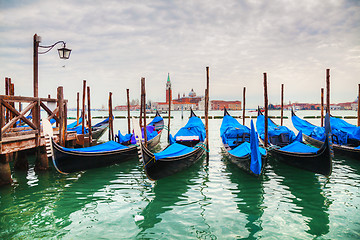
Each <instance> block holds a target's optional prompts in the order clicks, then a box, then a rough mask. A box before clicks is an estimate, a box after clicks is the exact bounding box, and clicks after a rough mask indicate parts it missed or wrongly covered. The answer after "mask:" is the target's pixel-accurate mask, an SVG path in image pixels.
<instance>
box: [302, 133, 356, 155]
mask: <svg viewBox="0 0 360 240" xmlns="http://www.w3.org/2000/svg"><path fill="white" fill-rule="evenodd" d="M303 137H304V140H305V142H307V143H309V144H311V145H313V146H315V147H319V146H321V145H322V144H323V142H322V141H319V140H316V139H314V138H312V137H310V136H308V135H305V134H303ZM333 148H334V153H335V154H339V155H342V156H347V157H350V158H353V159H355V160H360V149H355V148H353V147H347V146H342V145H339V144H333Z"/></svg>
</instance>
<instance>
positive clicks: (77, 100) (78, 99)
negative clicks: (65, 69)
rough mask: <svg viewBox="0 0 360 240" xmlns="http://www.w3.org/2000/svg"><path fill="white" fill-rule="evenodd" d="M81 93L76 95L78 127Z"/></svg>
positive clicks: (77, 123) (77, 122)
mask: <svg viewBox="0 0 360 240" xmlns="http://www.w3.org/2000/svg"><path fill="white" fill-rule="evenodd" d="M79 111H80V93H79V92H77V94H76V126H77V125H79Z"/></svg>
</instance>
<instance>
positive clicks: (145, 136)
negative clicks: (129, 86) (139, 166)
mask: <svg viewBox="0 0 360 240" xmlns="http://www.w3.org/2000/svg"><path fill="white" fill-rule="evenodd" d="M141 99H142V107H143V116H144V142H145V147H147V129H146V89H145V78H141Z"/></svg>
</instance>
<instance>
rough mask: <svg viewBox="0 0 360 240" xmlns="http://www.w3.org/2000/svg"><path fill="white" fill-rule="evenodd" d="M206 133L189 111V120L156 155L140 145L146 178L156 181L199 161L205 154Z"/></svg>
mask: <svg viewBox="0 0 360 240" xmlns="http://www.w3.org/2000/svg"><path fill="white" fill-rule="evenodd" d="M205 142H206V133H205V127H204V124H203V123H202V121H201V119H200V118H199V117H197V116H196V115H195V113H194V112H193V111H192V110H191V114H190V119H189V121H188V122H187V124H186V125H185V126H184V127H182V128H181V129H180V130H179V131H178V132H177V133H176V134H175V136H174V138H172V137H171V140H170V144H169V145H168V146H167V147H166V148H165V149H164V150H162V151H160V152H158V153H152V152H150V150H149V149H148V148H147V147H145V145H144V144H143V143H140V146H141V150H142V159H143V164H144V169H145V172H146V175H147V177H148V178H149V179H150V180H158V179H161V178H164V177H167V176H170V175H172V174H175V173H177V172H180V171H182V170H184V169H186V168H188V167H190V166H191V165H193V164H194V163H195V162H197V161H198V160H199V159H201V157H202V155H203V154H204V152H205V148H206V146H205Z"/></svg>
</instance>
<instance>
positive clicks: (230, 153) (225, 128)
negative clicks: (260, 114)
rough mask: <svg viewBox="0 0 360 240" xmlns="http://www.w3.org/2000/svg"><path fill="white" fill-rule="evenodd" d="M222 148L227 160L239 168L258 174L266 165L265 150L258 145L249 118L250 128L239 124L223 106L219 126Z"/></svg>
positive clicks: (252, 124)
mask: <svg viewBox="0 0 360 240" xmlns="http://www.w3.org/2000/svg"><path fill="white" fill-rule="evenodd" d="M220 136H221V140H222V143H223V149H224V150H225V154H226V156H227V157H228V158H229V160H230V161H231V162H232V163H234V164H235V165H236V166H237V167H239V168H240V169H242V170H244V171H246V172H247V173H250V174H251V175H255V176H259V175H261V174H262V172H263V171H264V168H265V165H266V150H265V149H263V148H261V147H259V139H258V136H257V133H256V132H255V127H254V123H253V121H252V120H251V129H249V128H248V127H246V126H244V125H241V124H240V123H239V122H238V121H237V120H236V119H235V118H233V117H232V116H231V115H230V114H229V113H228V111H227V110H226V108H224V118H223V120H222V123H221V127H220Z"/></svg>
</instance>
